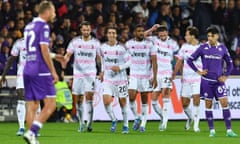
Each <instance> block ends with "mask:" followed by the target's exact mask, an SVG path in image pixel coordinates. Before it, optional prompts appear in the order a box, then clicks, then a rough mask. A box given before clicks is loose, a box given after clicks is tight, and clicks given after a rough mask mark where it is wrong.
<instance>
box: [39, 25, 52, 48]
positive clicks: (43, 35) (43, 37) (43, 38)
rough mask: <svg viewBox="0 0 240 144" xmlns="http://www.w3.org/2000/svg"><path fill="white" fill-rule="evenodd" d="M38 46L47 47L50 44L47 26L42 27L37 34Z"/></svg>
mask: <svg viewBox="0 0 240 144" xmlns="http://www.w3.org/2000/svg"><path fill="white" fill-rule="evenodd" d="M39 38H40V44H46V45H49V43H50V29H49V26H48V25H47V24H44V25H43V30H42V31H40V34H39Z"/></svg>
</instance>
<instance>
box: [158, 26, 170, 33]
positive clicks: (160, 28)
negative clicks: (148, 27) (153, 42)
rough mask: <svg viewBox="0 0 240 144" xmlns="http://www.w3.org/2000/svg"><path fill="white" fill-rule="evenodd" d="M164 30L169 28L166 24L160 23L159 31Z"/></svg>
mask: <svg viewBox="0 0 240 144" xmlns="http://www.w3.org/2000/svg"><path fill="white" fill-rule="evenodd" d="M163 31H168V28H167V26H166V25H160V26H159V27H158V28H157V32H163Z"/></svg>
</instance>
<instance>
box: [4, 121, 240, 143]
mask: <svg viewBox="0 0 240 144" xmlns="http://www.w3.org/2000/svg"><path fill="white" fill-rule="evenodd" d="M110 125H111V122H94V123H93V132H91V133H88V132H83V133H78V132H77V129H78V123H69V124H67V123H46V124H45V125H44V127H43V129H42V130H41V131H40V133H41V137H40V138H39V141H40V143H41V144H240V136H239V137H237V138H229V137H226V136H225V135H226V130H225V124H224V122H223V121H215V129H216V134H217V135H216V137H215V138H209V137H208V134H209V131H208V128H207V122H206V121H201V122H200V129H201V132H199V133H194V132H193V130H192V129H191V130H190V131H185V130H184V125H185V121H169V123H168V129H167V131H164V132H160V131H158V126H159V122H156V121H149V122H148V123H147V127H146V132H144V133H140V132H139V131H132V129H130V133H129V134H122V133H121V128H122V122H118V127H117V131H116V133H111V132H110V131H109V128H110ZM129 126H130V128H131V127H132V122H130V123H129ZM232 127H233V130H234V131H235V132H236V133H237V134H240V121H239V120H234V121H233V122H232ZM17 128H18V125H17V123H5V122H2V123H0V144H25V141H24V140H23V138H22V137H19V136H16V135H15V133H16V130H17Z"/></svg>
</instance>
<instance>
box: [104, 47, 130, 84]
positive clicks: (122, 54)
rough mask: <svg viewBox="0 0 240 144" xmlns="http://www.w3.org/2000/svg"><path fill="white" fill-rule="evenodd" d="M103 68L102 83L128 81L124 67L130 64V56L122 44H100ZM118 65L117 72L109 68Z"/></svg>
mask: <svg viewBox="0 0 240 144" xmlns="http://www.w3.org/2000/svg"><path fill="white" fill-rule="evenodd" d="M100 53H101V56H102V64H103V70H104V76H103V79H104V80H103V83H106V84H113V85H126V84H127V83H128V79H127V73H126V68H127V67H129V66H130V64H131V56H130V54H129V53H128V51H127V50H126V49H125V47H124V46H123V45H120V44H116V45H114V46H110V45H109V44H107V43H104V44H102V46H101V48H100ZM113 66H119V68H120V71H119V72H113V71H112V70H111V68H112V67H113Z"/></svg>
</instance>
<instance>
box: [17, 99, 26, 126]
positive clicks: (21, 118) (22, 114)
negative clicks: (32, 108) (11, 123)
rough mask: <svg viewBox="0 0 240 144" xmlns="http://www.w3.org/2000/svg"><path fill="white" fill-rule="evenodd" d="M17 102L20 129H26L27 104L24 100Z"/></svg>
mask: <svg viewBox="0 0 240 144" xmlns="http://www.w3.org/2000/svg"><path fill="white" fill-rule="evenodd" d="M17 102H18V103H17V107H16V110H17V118H18V124H19V128H25V126H24V123H25V118H26V106H25V104H26V102H25V101H24V100H18V101H17Z"/></svg>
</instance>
